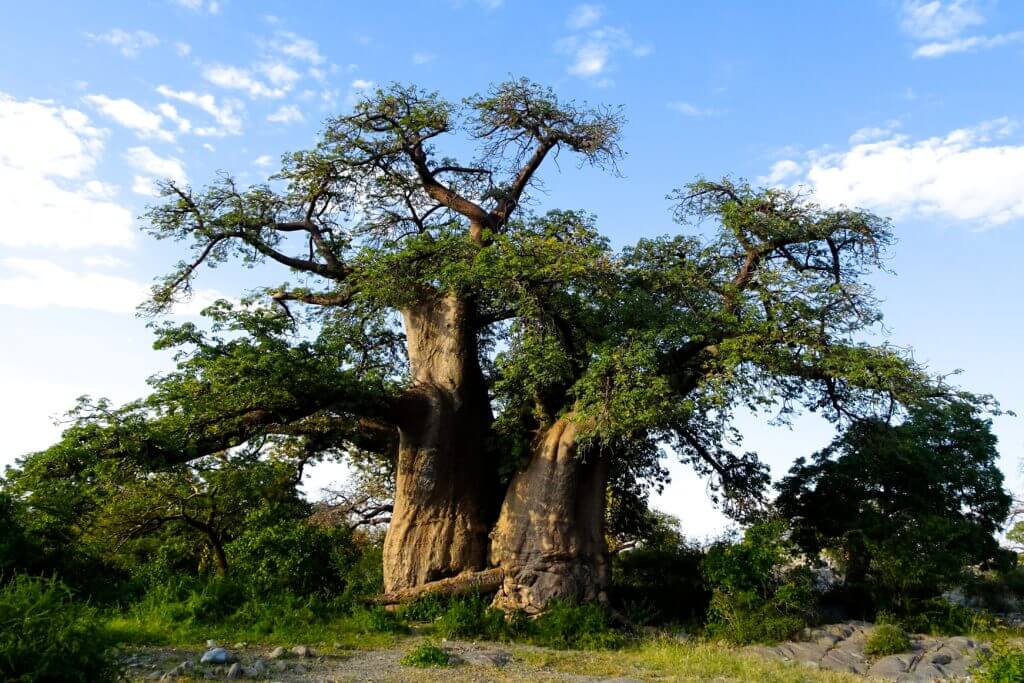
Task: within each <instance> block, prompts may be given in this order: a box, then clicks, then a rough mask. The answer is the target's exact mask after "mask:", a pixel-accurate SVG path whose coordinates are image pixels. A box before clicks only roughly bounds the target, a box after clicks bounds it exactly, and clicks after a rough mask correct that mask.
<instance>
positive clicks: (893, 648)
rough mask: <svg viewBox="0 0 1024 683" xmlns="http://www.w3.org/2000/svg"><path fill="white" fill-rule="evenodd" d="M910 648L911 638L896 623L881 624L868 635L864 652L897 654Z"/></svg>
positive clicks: (883, 654)
mask: <svg viewBox="0 0 1024 683" xmlns="http://www.w3.org/2000/svg"><path fill="white" fill-rule="evenodd" d="M909 649H910V638H908V637H907V634H906V633H904V632H903V629H901V628H900V627H899V626H896V625H895V624H881V625H879V626H876V627H875V630H874V631H872V632H871V635H870V636H868V640H867V642H866V643H865V644H864V653H865V654H869V655H879V656H883V657H884V656H886V655H895V654H898V653H900V652H906V651H907V650H909Z"/></svg>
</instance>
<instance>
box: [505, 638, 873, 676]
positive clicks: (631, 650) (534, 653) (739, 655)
mask: <svg viewBox="0 0 1024 683" xmlns="http://www.w3.org/2000/svg"><path fill="white" fill-rule="evenodd" d="M514 656H515V657H516V658H517V659H521V660H522V661H524V662H526V663H528V664H531V665H533V666H539V667H544V668H548V669H553V670H555V671H559V672H563V673H572V674H579V675H587V676H606V677H616V676H620V677H631V676H632V677H642V678H654V679H656V680H664V681H692V680H715V681H718V682H719V683H726V682H732V681H735V682H739V681H764V682H766V683H855V682H856V683H863V680H864V679H863V678H862V677H859V676H854V675H852V674H842V673H837V672H830V671H818V670H814V669H808V668H807V667H805V666H800V665H798V664H788V663H784V662H775V661H769V660H765V659H761V658H759V657H756V656H754V655H748V654H744V653H743V652H741V651H739V650H737V649H735V648H733V647H731V646H729V645H727V644H725V643H722V642H707V641H697V642H693V643H677V642H672V641H666V640H650V641H645V642H642V643H639V644H635V645H630V646H626V647H624V648H622V649H619V650H616V651H607V650H605V651H602V650H597V651H593V650H591V651H586V652H582V651H572V650H566V651H551V650H540V649H537V648H526V647H519V648H516V650H515V652H514Z"/></svg>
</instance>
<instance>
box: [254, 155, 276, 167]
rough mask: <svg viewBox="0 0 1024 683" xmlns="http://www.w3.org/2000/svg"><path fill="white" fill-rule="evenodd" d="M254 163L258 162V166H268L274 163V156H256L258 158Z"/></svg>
mask: <svg viewBox="0 0 1024 683" xmlns="http://www.w3.org/2000/svg"><path fill="white" fill-rule="evenodd" d="M252 163H254V164H256V165H257V166H259V167H261V168H267V167H268V166H270V165H271V164H272V163H274V158H273V157H272V156H270V155H269V154H262V155H260V156H258V157H256V159H255V160H254V161H253V162H252Z"/></svg>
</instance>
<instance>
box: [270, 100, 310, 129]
mask: <svg viewBox="0 0 1024 683" xmlns="http://www.w3.org/2000/svg"><path fill="white" fill-rule="evenodd" d="M305 120H306V117H304V116H303V115H302V112H301V111H300V110H299V108H298V107H296V106H295V105H294V104H282V105H281V106H280V107H278V108H277V109H276V110H274V111H273V112H271V113H270V114H268V115H267V121H270V122H271V123H283V124H286V125H287V124H289V123H301V122H302V121H305Z"/></svg>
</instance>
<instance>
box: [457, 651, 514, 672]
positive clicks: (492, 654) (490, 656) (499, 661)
mask: <svg viewBox="0 0 1024 683" xmlns="http://www.w3.org/2000/svg"><path fill="white" fill-rule="evenodd" d="M462 655H463V657H464V658H465V660H466V661H467V662H469V663H470V664H480V665H482V666H494V667H497V668H499V669H500V668H501V667H503V666H505V665H506V664H508V663H509V662H511V661H512V653H511V652H506V651H505V650H477V651H474V652H464V653H462Z"/></svg>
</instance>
